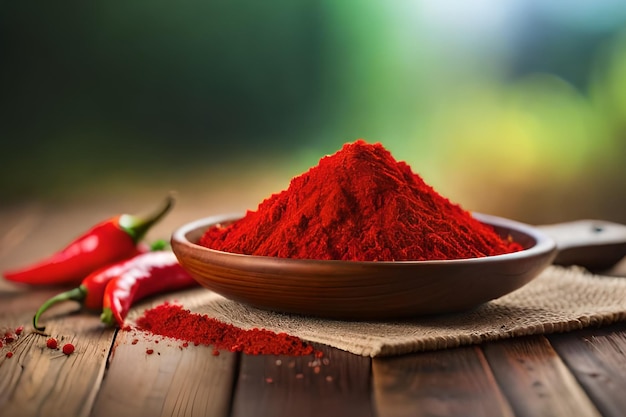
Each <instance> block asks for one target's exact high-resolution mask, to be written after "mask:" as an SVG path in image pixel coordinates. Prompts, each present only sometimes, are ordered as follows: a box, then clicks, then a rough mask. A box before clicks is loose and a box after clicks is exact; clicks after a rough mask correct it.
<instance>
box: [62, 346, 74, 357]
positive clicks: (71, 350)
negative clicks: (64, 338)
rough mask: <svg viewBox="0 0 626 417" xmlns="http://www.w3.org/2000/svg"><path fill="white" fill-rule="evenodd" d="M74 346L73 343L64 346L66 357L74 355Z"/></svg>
mask: <svg viewBox="0 0 626 417" xmlns="http://www.w3.org/2000/svg"><path fill="white" fill-rule="evenodd" d="M74 349H75V347H74V345H73V344H71V343H66V344H64V345H63V353H65V354H66V355H71V354H72V353H74Z"/></svg>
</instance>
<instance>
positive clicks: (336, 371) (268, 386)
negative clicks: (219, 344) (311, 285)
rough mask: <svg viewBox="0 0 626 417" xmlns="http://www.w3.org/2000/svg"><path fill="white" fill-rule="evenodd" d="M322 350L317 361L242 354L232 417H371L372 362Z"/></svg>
mask: <svg viewBox="0 0 626 417" xmlns="http://www.w3.org/2000/svg"><path fill="white" fill-rule="evenodd" d="M320 348H321V350H322V351H323V352H324V356H323V357H322V358H318V359H316V358H314V357H312V356H306V357H289V356H271V355H263V356H250V355H242V359H241V367H240V372H239V379H238V381H237V385H236V395H235V398H234V403H233V413H232V415H233V417H248V416H255V417H264V416H268V417H280V416H289V417H291V416H299V417H307V416H311V417H320V416H324V417H335V416H337V417H351V416H354V417H368V416H372V415H373V410H372V403H371V389H370V369H371V367H370V363H371V360H370V358H367V357H362V356H356V355H353V354H350V353H347V352H344V351H341V350H338V349H334V348H329V347H320Z"/></svg>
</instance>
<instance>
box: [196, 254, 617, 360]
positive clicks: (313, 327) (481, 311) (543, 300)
mask: <svg viewBox="0 0 626 417" xmlns="http://www.w3.org/2000/svg"><path fill="white" fill-rule="evenodd" d="M192 304H194V305H185V307H187V308H189V309H190V310H191V311H193V312H197V313H202V314H207V315H209V316H211V317H215V318H217V319H219V320H222V321H225V322H229V323H232V324H234V325H236V326H239V327H242V328H253V327H260V328H266V329H269V330H273V331H276V332H286V333H288V334H291V335H294V336H298V337H300V338H302V339H304V340H308V341H311V342H318V343H322V344H325V345H330V346H334V347H336V348H339V349H342V350H345V351H348V352H352V353H354V354H357V355H363V356H371V357H376V356H391V355H399V354H405V353H411V352H419V351H425V350H435V349H446V348H451V347H457V346H462V345H469V344H476V343H481V342H484V341H488V340H497V339H504V338H510V337H516V336H524V335H532V334H547V333H554V332H565V331H570V330H575V329H581V328H584V327H588V326H597V325H605V324H609V323H613V322H616V321H620V320H625V319H626V278H622V277H608V276H599V275H593V274H591V273H589V272H586V271H585V270H584V269H582V268H578V267H569V268H563V267H557V266H550V267H548V268H547V269H546V270H545V271H543V273H542V274H541V275H539V276H538V277H537V278H536V279H534V280H533V281H531V282H530V283H529V284H527V285H526V286H524V287H522V288H520V289H518V290H517V291H515V292H513V293H510V294H508V295H506V296H503V297H501V298H499V299H497V300H494V301H491V302H489V303H486V304H484V305H482V306H480V307H478V308H476V309H474V310H472V311H469V312H465V313H461V314H449V315H443V316H434V317H422V318H416V319H411V320H401V321H386V322H351V321H336V320H325V319H316V318H308V317H300V316H296V315H288V314H278V313H273V312H267V311H263V310H259V309H256V308H252V307H248V306H246V305H243V304H240V303H237V302H233V301H230V300H226V299H225V298H223V297H221V296H219V295H217V294H215V293H212V292H210V291H206V292H205V293H203V295H202V296H201V297H200V298H198V299H196V301H195V302H194V303H192Z"/></svg>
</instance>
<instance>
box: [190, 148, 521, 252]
mask: <svg viewBox="0 0 626 417" xmlns="http://www.w3.org/2000/svg"><path fill="white" fill-rule="evenodd" d="M199 244H200V245H202V246H205V247H208V248H212V249H216V250H221V251H225V252H234V253H241V254H247V255H261V256H274V257H283V258H298V259H326V260H328V259H336V260H346V261H405V260H443V259H463V258H475V257H483V256H491V255H499V254H503V253H509V252H514V251H518V250H521V249H522V248H521V246H520V245H519V244H517V243H515V242H512V241H510V240H506V239H502V238H501V237H500V236H498V235H497V234H496V233H495V232H494V230H493V229H492V228H491V227H490V226H487V225H484V224H482V223H480V222H478V221H477V220H475V219H474V218H473V217H472V216H471V214H470V213H469V212H468V211H466V210H464V209H463V208H461V206H459V205H458V204H454V203H452V202H450V200H448V199H447V198H445V197H443V196H441V195H440V194H439V193H437V192H436V191H435V190H434V189H433V188H432V187H431V186H429V185H427V184H426V183H425V182H424V181H423V180H422V178H421V177H420V176H419V175H417V174H415V173H414V172H412V170H411V168H410V167H409V165H407V164H406V163H405V162H402V161H396V160H395V159H394V158H393V156H392V155H391V153H390V152H389V151H387V150H386V149H385V148H384V147H383V146H382V145H381V144H380V143H376V144H368V143H366V142H365V141H363V140H361V139H359V140H357V141H356V142H353V143H348V144H345V145H344V146H343V148H342V149H340V150H339V151H338V152H337V153H335V154H333V155H330V156H325V157H323V158H322V159H320V161H319V164H318V165H317V166H315V167H313V168H311V169H310V170H309V171H307V172H305V173H304V174H302V175H300V176H297V177H294V178H293V179H292V180H291V183H290V185H289V187H288V188H287V189H286V190H284V191H282V192H280V193H278V194H273V195H271V196H270V197H269V198H267V199H265V200H264V201H263V202H261V203H260V204H259V206H258V208H257V210H256V211H248V212H247V213H246V215H245V216H244V217H243V218H241V219H240V220H238V221H236V222H235V223H233V224H231V225H226V226H215V227H212V228H209V229H208V230H207V231H206V232H205V234H204V235H203V236H202V237H201V239H200V241H199Z"/></svg>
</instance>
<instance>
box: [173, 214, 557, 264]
mask: <svg viewBox="0 0 626 417" xmlns="http://www.w3.org/2000/svg"><path fill="white" fill-rule="evenodd" d="M471 214H472V217H474V218H475V219H476V220H478V221H480V222H481V223H485V224H488V225H490V226H492V227H493V226H495V227H499V228H504V229H508V230H511V231H514V232H517V233H521V234H525V235H527V236H529V237H530V238H531V239H533V240H534V241H535V244H534V245H532V246H530V247H528V248H525V249H522V250H521V251H517V252H511V253H505V254H501V255H492V256H483V257H479V258H460V259H442V260H426V261H346V260H336V259H332V260H331V259H300V258H280V257H273V256H261V255H246V254H241V253H234V252H224V251H220V250H216V249H211V248H207V247H205V246H202V245H199V244H197V243H196V242H192V241H190V240H189V239H188V237H187V235H188V234H189V233H191V232H194V231H197V230H198V229H201V228H205V230H206V228H208V227H209V226H210V225H213V224H218V223H224V222H232V221H236V220H238V219H240V218H242V217H243V216H244V215H245V213H237V212H233V213H228V214H219V215H213V216H207V217H203V218H199V219H196V220H193V221H190V222H188V223H185V224H183V225H182V226H180V227H178V228H177V229H175V230H174V232H172V235H171V241H176V242H178V243H181V244H184V245H187V246H188V247H190V248H193V249H194V250H196V251H201V252H206V253H208V254H212V255H214V256H231V257H241V258H242V259H244V258H245V259H255V260H257V261H261V262H262V260H266V261H267V262H276V261H277V260H278V261H280V262H281V263H283V264H287V265H288V264H292V263H293V264H294V265H296V264H303V263H307V264H319V265H328V266H330V265H333V266H337V265H340V264H349V265H354V266H367V265H369V266H372V265H376V266H379V267H387V266H388V267H391V266H392V265H395V266H397V267H407V266H413V265H440V264H468V265H470V264H480V263H485V262H490V263H491V262H510V261H513V260H516V259H524V258H532V257H535V256H541V255H546V254H548V253H550V252H552V253H554V254H555V253H556V251H557V245H556V242H555V241H554V240H553V239H552V238H551V237H550V236H548V235H547V234H546V233H544V232H542V231H541V230H539V229H538V228H535V227H533V226H531V225H528V224H526V223H522V222H519V221H516V220H511V219H507V218H504V217H499V216H495V215H490V214H484V213H479V212H471Z"/></svg>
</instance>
